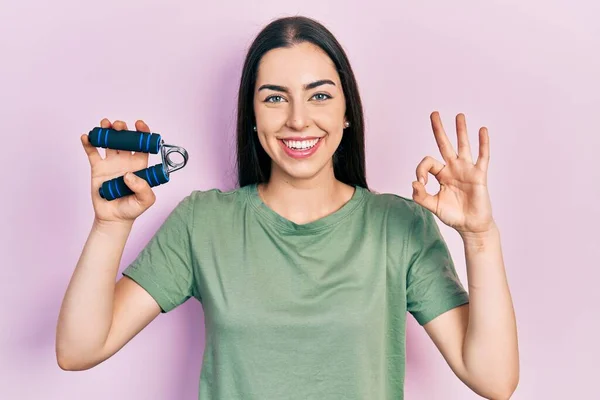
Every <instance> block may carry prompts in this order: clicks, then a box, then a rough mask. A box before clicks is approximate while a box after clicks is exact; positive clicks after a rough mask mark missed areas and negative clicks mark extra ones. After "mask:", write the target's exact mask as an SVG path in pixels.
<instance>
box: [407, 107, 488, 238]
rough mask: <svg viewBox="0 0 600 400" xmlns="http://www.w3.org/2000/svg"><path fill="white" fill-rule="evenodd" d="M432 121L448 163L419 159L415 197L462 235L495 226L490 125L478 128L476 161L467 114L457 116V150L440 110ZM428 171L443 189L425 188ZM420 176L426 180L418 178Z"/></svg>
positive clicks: (428, 157)
mask: <svg viewBox="0 0 600 400" xmlns="http://www.w3.org/2000/svg"><path fill="white" fill-rule="evenodd" d="M431 125H432V127H433V133H434V136H435V140H436V142H437V144H438V147H439V149H440V153H441V155H442V157H443V159H444V161H445V162H446V164H445V165H444V164H443V163H442V162H440V161H438V160H436V159H435V158H433V157H430V156H427V157H425V158H424V159H423V160H422V161H421V162H420V163H419V165H418V166H417V181H415V182H413V200H414V201H415V202H416V203H417V204H419V205H421V206H423V207H425V208H427V209H428V210H430V211H431V212H433V213H434V214H435V215H436V216H437V217H438V218H439V219H440V220H441V221H442V222H443V223H445V224H446V225H448V226H450V227H452V228H454V229H456V230H457V231H458V232H459V233H460V234H461V236H463V235H478V234H485V233H486V232H488V231H490V230H491V229H492V228H494V227H495V222H494V219H493V217H492V206H491V202H490V197H489V193H488V189H487V170H488V165H489V159H490V148H489V136H488V131H487V128H485V127H482V128H481V129H479V158H478V160H477V162H476V163H475V164H473V159H472V157H471V148H470V145H469V138H468V136H467V125H466V121H465V116H464V114H458V115H457V116H456V133H457V137H458V154H456V151H455V150H454V148H453V147H452V144H451V143H450V140H449V139H448V136H446V132H445V131H444V127H443V126H442V121H441V119H440V115H439V113H438V112H437V111H435V112H433V113H432V114H431ZM428 173H431V174H432V175H433V176H435V178H436V179H437V180H438V182H439V184H440V191H439V192H438V193H437V194H435V195H430V194H428V193H427V191H426V189H425V185H426V184H427V180H428V179H427V178H428ZM420 179H423V181H422V182H419V180H420Z"/></svg>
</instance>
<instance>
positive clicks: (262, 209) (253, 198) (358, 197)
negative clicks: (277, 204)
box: [246, 183, 366, 233]
mask: <svg viewBox="0 0 600 400" xmlns="http://www.w3.org/2000/svg"><path fill="white" fill-rule="evenodd" d="M365 190H366V189H365V188H363V187H362V186H354V193H353V194H352V197H351V198H350V200H348V201H347V202H346V203H344V205H342V206H341V207H340V208H339V209H337V210H336V211H334V212H332V213H331V214H328V215H326V216H324V217H321V218H319V219H317V220H315V221H311V222H308V223H306V224H297V223H295V222H293V221H290V220H289V219H287V218H285V217H283V216H282V215H280V214H278V213H276V212H275V211H274V210H273V209H272V208H271V207H269V206H267V205H266V204H265V203H264V202H263V200H262V199H261V197H260V195H259V193H258V184H256V183H253V184H250V185H248V186H247V189H246V193H247V194H248V200H249V202H250V204H251V205H252V206H253V208H254V209H255V210H256V211H257V212H258V213H259V214H260V215H261V216H263V217H265V218H266V219H267V220H269V221H270V222H271V223H273V224H275V225H277V226H278V227H279V228H282V229H284V230H286V231H289V232H296V233H313V232H316V231H320V230H323V229H326V228H329V227H331V226H333V225H336V224H338V223H339V222H341V221H342V220H344V219H345V218H346V217H348V216H349V215H350V214H352V212H353V211H354V210H356V208H357V207H358V206H359V205H360V203H362V201H363V199H364V198H365Z"/></svg>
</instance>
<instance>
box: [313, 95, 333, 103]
mask: <svg viewBox="0 0 600 400" xmlns="http://www.w3.org/2000/svg"><path fill="white" fill-rule="evenodd" d="M317 96H323V97H321V98H317V99H315V100H317V101H324V100H327V99H331V96H329V95H328V94H325V93H316V94H315V95H314V96H313V98H315V97H317Z"/></svg>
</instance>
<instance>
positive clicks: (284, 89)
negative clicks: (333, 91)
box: [258, 79, 335, 93]
mask: <svg viewBox="0 0 600 400" xmlns="http://www.w3.org/2000/svg"><path fill="white" fill-rule="evenodd" d="M321 85H333V86H335V83H333V81H332V80H330V79H321V80H318V81H315V82H311V83H307V84H306V85H304V90H311V89H314V88H316V87H319V86H321ZM263 89H270V90H274V91H277V92H284V93H289V91H290V90H289V89H288V88H287V87H286V86H280V85H271V84H266V85H262V86H261V87H259V88H258V91H259V92H260V91H261V90H263Z"/></svg>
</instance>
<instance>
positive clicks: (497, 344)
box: [461, 226, 519, 398]
mask: <svg viewBox="0 0 600 400" xmlns="http://www.w3.org/2000/svg"><path fill="white" fill-rule="evenodd" d="M461 237H462V238H463V242H464V249H465V257H466V265H467V279H468V287H469V297H470V304H469V322H468V327H467V331H466V336H465V341H464V345H463V353H462V355H463V362H464V366H465V369H466V373H467V377H468V378H467V379H468V380H469V381H470V382H471V384H472V385H475V386H477V387H478V388H482V389H483V388H485V391H488V390H489V391H490V392H491V393H495V394H496V396H501V397H500V398H508V397H509V396H510V395H511V394H512V392H513V391H514V389H515V388H516V385H517V383H518V380H519V355H518V344H517V328H516V321H515V314H514V309H513V304H512V299H511V295H510V290H509V287H508V282H507V278H506V272H505V269H504V261H503V256H502V248H501V241H500V232H499V230H498V228H497V227H496V226H494V228H493V229H492V230H490V231H489V232H488V233H486V234H484V235H467V234H462V235H461ZM493 398H498V397H493Z"/></svg>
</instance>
